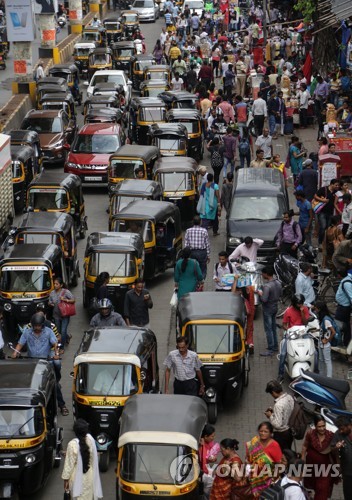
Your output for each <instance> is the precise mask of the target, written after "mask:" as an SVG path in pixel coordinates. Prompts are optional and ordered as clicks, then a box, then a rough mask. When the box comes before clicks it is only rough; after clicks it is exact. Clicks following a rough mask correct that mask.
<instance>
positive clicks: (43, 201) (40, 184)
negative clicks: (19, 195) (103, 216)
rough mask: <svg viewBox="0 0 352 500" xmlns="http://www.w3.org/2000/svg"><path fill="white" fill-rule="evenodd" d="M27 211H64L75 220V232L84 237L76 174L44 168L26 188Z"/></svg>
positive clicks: (80, 192)
mask: <svg viewBox="0 0 352 500" xmlns="http://www.w3.org/2000/svg"><path fill="white" fill-rule="evenodd" d="M26 207H27V210H28V211H34V212H39V211H47V212H64V213H67V214H70V215H71V216H72V217H73V220H74V222H75V230H76V233H79V236H80V238H82V239H83V238H85V235H86V230H87V229H88V226H87V217H86V215H85V207H84V198H83V191H82V182H81V179H80V178H79V177H78V175H74V174H66V173H61V172H54V171H48V170H44V171H43V172H42V173H41V174H40V175H39V176H37V177H36V178H35V179H34V180H33V181H32V182H31V184H30V185H29V187H28V190H27V203H26Z"/></svg>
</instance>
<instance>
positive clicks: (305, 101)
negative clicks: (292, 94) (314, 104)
mask: <svg viewBox="0 0 352 500" xmlns="http://www.w3.org/2000/svg"><path fill="white" fill-rule="evenodd" d="M299 100H300V104H299V121H300V125H301V127H302V128H306V127H307V124H308V121H307V114H308V105H309V100H310V93H309V92H308V90H307V85H306V84H305V83H301V91H300V92H299Z"/></svg>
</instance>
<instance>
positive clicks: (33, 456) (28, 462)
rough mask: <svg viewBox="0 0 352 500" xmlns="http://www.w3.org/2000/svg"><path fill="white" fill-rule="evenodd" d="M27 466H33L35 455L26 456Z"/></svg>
mask: <svg viewBox="0 0 352 500" xmlns="http://www.w3.org/2000/svg"><path fill="white" fill-rule="evenodd" d="M26 462H27V464H33V463H34V462H35V455H34V454H33V453H29V454H28V455H26Z"/></svg>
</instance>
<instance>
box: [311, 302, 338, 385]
mask: <svg viewBox="0 0 352 500" xmlns="http://www.w3.org/2000/svg"><path fill="white" fill-rule="evenodd" d="M314 311H315V312H316V314H317V316H318V319H319V323H320V334H319V343H318V350H319V373H321V374H325V376H326V377H330V378H332V361H331V341H332V339H333V338H334V337H335V335H336V330H335V327H336V324H335V322H334V320H333V318H332V316H331V313H330V311H329V308H328V306H327V304H326V303H325V302H324V301H322V300H318V301H317V302H316V304H315V305H314Z"/></svg>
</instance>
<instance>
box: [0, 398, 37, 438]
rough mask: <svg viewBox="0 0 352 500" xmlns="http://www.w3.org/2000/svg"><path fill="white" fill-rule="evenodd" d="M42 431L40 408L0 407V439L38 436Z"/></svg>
mask: <svg viewBox="0 0 352 500" xmlns="http://www.w3.org/2000/svg"><path fill="white" fill-rule="evenodd" d="M43 431H44V419H43V413H42V410H41V408H27V407H18V406H16V407H13V408H11V407H0V439H3V438H8V437H10V436H11V437H12V438H15V439H21V438H30V437H35V436H40V435H41V434H42V433H43Z"/></svg>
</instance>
